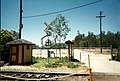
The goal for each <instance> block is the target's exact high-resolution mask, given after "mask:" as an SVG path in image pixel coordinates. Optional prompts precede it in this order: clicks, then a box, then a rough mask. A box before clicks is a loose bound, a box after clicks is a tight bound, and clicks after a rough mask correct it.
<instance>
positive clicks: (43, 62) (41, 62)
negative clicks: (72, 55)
mask: <svg viewBox="0 0 120 81" xmlns="http://www.w3.org/2000/svg"><path fill="white" fill-rule="evenodd" d="M32 61H33V62H34V64H32V65H31V67H37V68H41V67H46V68H57V67H61V66H66V67H68V68H77V67H79V66H80V65H81V63H80V62H68V58H67V57H62V58H61V61H60V58H49V63H48V59H46V58H35V57H33V60H32Z"/></svg>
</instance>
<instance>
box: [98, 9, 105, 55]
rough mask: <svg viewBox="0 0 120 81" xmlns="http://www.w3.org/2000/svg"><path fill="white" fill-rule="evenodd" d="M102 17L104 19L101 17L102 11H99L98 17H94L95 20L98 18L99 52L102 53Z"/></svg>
mask: <svg viewBox="0 0 120 81" xmlns="http://www.w3.org/2000/svg"><path fill="white" fill-rule="evenodd" d="M102 17H105V16H104V15H102V11H100V16H96V18H100V52H101V53H102Z"/></svg>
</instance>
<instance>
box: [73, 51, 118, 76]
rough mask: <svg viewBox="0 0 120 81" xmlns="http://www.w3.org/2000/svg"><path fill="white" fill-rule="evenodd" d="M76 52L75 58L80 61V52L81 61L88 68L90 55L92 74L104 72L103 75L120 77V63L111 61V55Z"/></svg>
mask: <svg viewBox="0 0 120 81" xmlns="http://www.w3.org/2000/svg"><path fill="white" fill-rule="evenodd" d="M74 52H75V58H76V59H78V60H79V59H80V55H79V54H80V52H81V61H82V62H85V64H86V65H87V66H88V54H90V60H91V63H90V64H91V68H92V72H102V73H115V74H119V75H120V62H117V61H112V60H111V61H109V59H110V58H111V56H110V55H102V54H97V55H95V54H94V53H88V52H84V51H81V50H78V49H76V50H74Z"/></svg>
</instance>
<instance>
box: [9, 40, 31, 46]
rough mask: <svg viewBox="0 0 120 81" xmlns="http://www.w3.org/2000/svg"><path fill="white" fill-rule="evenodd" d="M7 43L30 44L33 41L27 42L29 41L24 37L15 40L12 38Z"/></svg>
mask: <svg viewBox="0 0 120 81" xmlns="http://www.w3.org/2000/svg"><path fill="white" fill-rule="evenodd" d="M7 44H8V45H10V44H31V45H32V44H33V43H32V42H29V41H27V40H25V39H17V40H14V41H10V42H8V43H7Z"/></svg>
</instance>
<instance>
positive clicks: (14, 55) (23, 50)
mask: <svg viewBox="0 0 120 81" xmlns="http://www.w3.org/2000/svg"><path fill="white" fill-rule="evenodd" d="M7 44H8V45H9V49H10V56H9V63H10V64H27V63H31V62H32V45H33V43H31V42H29V41H27V40H24V39H18V40H15V41H11V42H8V43H7Z"/></svg>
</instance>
